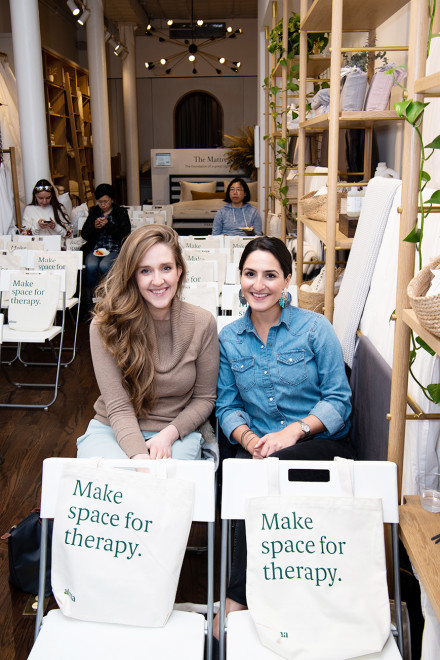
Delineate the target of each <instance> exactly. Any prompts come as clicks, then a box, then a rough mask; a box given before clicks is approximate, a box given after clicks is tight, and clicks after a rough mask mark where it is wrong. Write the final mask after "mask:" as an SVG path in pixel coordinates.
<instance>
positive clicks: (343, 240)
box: [299, 215, 353, 250]
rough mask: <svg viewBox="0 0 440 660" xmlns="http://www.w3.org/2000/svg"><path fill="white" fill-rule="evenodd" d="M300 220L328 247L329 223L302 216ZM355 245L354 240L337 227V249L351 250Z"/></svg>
mask: <svg viewBox="0 0 440 660" xmlns="http://www.w3.org/2000/svg"><path fill="white" fill-rule="evenodd" d="M299 220H300V221H301V222H302V223H303V225H305V226H306V227H308V228H309V229H310V230H311V231H312V232H313V233H314V234H315V236H317V237H318V238H319V240H320V241H321V242H322V243H324V245H326V243H327V223H326V222H321V221H320V220H311V219H310V218H307V217H306V216H303V215H302V216H300V218H299ZM352 244H353V239H352V238H348V236H345V234H343V233H342V232H341V231H339V228H338V227H336V236H335V247H336V249H337V250H350V248H351V246H352Z"/></svg>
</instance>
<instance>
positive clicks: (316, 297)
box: [298, 268, 344, 314]
mask: <svg viewBox="0 0 440 660" xmlns="http://www.w3.org/2000/svg"><path fill="white" fill-rule="evenodd" d="M343 270H344V269H343V268H337V269H336V270H335V281H336V280H337V279H338V277H339V275H340V274H341V273H342V271H343ZM311 283H312V282H307V284H311ZM337 295H338V294H337V293H336V294H335V298H336V296H337ZM324 298H325V294H324V293H316V292H315V291H303V290H302V289H301V287H298V307H302V309H310V310H312V312H318V314H324Z"/></svg>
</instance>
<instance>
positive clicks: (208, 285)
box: [182, 282, 219, 317]
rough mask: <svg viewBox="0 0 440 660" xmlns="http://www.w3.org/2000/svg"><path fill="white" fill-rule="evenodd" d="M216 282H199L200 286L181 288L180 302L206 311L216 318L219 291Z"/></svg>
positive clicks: (193, 285) (187, 285) (189, 285)
mask: <svg viewBox="0 0 440 660" xmlns="http://www.w3.org/2000/svg"><path fill="white" fill-rule="evenodd" d="M218 288H219V287H218V282H201V283H200V284H185V286H184V287H182V300H183V301H184V302H188V303H191V304H192V305H197V307H202V308H203V309H207V310H208V311H209V312H211V314H212V315H213V316H215V317H217V316H218V302H219V290H218Z"/></svg>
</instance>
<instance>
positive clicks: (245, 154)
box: [225, 126, 257, 179]
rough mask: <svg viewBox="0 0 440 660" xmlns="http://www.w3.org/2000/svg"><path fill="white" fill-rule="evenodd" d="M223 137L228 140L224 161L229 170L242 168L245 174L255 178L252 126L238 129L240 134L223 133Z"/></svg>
mask: <svg viewBox="0 0 440 660" xmlns="http://www.w3.org/2000/svg"><path fill="white" fill-rule="evenodd" d="M225 138H226V139H227V140H229V144H227V145H225V146H226V147H227V148H229V151H228V152H227V154H226V162H227V163H228V164H229V167H230V168H231V170H242V171H243V172H244V175H245V176H247V177H249V178H250V179H256V178H257V170H256V167H255V151H254V129H253V127H252V126H245V127H244V128H242V129H240V135H225Z"/></svg>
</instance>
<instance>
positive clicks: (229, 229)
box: [212, 177, 263, 236]
mask: <svg viewBox="0 0 440 660" xmlns="http://www.w3.org/2000/svg"><path fill="white" fill-rule="evenodd" d="M250 198H251V193H250V191H249V186H248V184H247V183H246V181H244V180H243V179H242V178H240V177H236V178H235V179H232V181H231V182H230V184H229V185H228V187H227V189H226V195H225V202H226V204H225V206H223V207H222V208H221V209H220V210H219V211H217V213H216V215H215V218H214V224H213V227H212V234H213V236H217V235H219V234H226V235H228V236H255V235H257V236H261V234H262V233H263V230H262V225H261V218H260V214H259V213H258V210H257V209H256V208H255V206H252V204H249V200H250Z"/></svg>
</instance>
